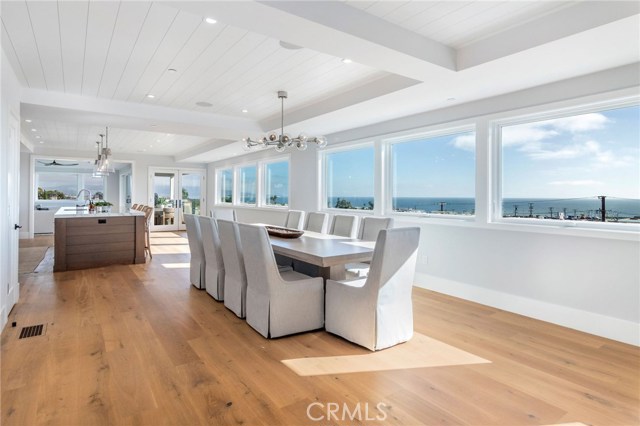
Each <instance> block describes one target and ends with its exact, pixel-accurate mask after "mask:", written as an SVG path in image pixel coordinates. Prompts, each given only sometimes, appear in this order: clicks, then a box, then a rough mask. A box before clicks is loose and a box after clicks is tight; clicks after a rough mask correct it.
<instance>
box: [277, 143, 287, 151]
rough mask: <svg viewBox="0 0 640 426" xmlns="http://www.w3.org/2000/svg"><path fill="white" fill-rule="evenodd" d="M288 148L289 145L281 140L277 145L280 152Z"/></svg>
mask: <svg viewBox="0 0 640 426" xmlns="http://www.w3.org/2000/svg"><path fill="white" fill-rule="evenodd" d="M286 149H287V147H286V146H285V144H283V143H282V142H280V143H278V145H276V151H278V152H284V151H285V150H286Z"/></svg>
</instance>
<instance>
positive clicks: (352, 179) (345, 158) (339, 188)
mask: <svg viewBox="0 0 640 426" xmlns="http://www.w3.org/2000/svg"><path fill="white" fill-rule="evenodd" d="M374 164H375V163H374V149H373V146H371V145H369V146H366V147H363V148H355V149H349V150H342V151H335V152H327V153H326V154H325V188H326V207H328V208H336V209H361V210H373V205H374V200H373V196H374Z"/></svg>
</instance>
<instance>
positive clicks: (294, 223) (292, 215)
mask: <svg viewBox="0 0 640 426" xmlns="http://www.w3.org/2000/svg"><path fill="white" fill-rule="evenodd" d="M303 225H304V212H303V211H302V210H289V213H287V220H286V221H285V223H284V226H285V227H286V228H291V229H302V226H303Z"/></svg>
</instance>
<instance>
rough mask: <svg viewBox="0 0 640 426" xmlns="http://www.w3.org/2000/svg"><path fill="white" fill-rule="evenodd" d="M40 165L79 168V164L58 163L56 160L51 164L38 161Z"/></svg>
mask: <svg viewBox="0 0 640 426" xmlns="http://www.w3.org/2000/svg"><path fill="white" fill-rule="evenodd" d="M38 163H40V164H43V165H45V166H77V165H78V163H58V162H57V161H56V160H53V161H51V162H49V163H47V162H43V161H40V160H38Z"/></svg>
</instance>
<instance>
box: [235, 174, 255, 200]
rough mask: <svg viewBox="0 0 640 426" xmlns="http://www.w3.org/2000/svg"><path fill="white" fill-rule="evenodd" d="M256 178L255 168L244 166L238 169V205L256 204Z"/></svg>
mask: <svg viewBox="0 0 640 426" xmlns="http://www.w3.org/2000/svg"><path fill="white" fill-rule="evenodd" d="M256 176H257V173H256V166H245V167H240V168H239V169H238V185H239V188H238V189H239V191H240V200H239V201H240V203H242V204H255V203H256Z"/></svg>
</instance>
